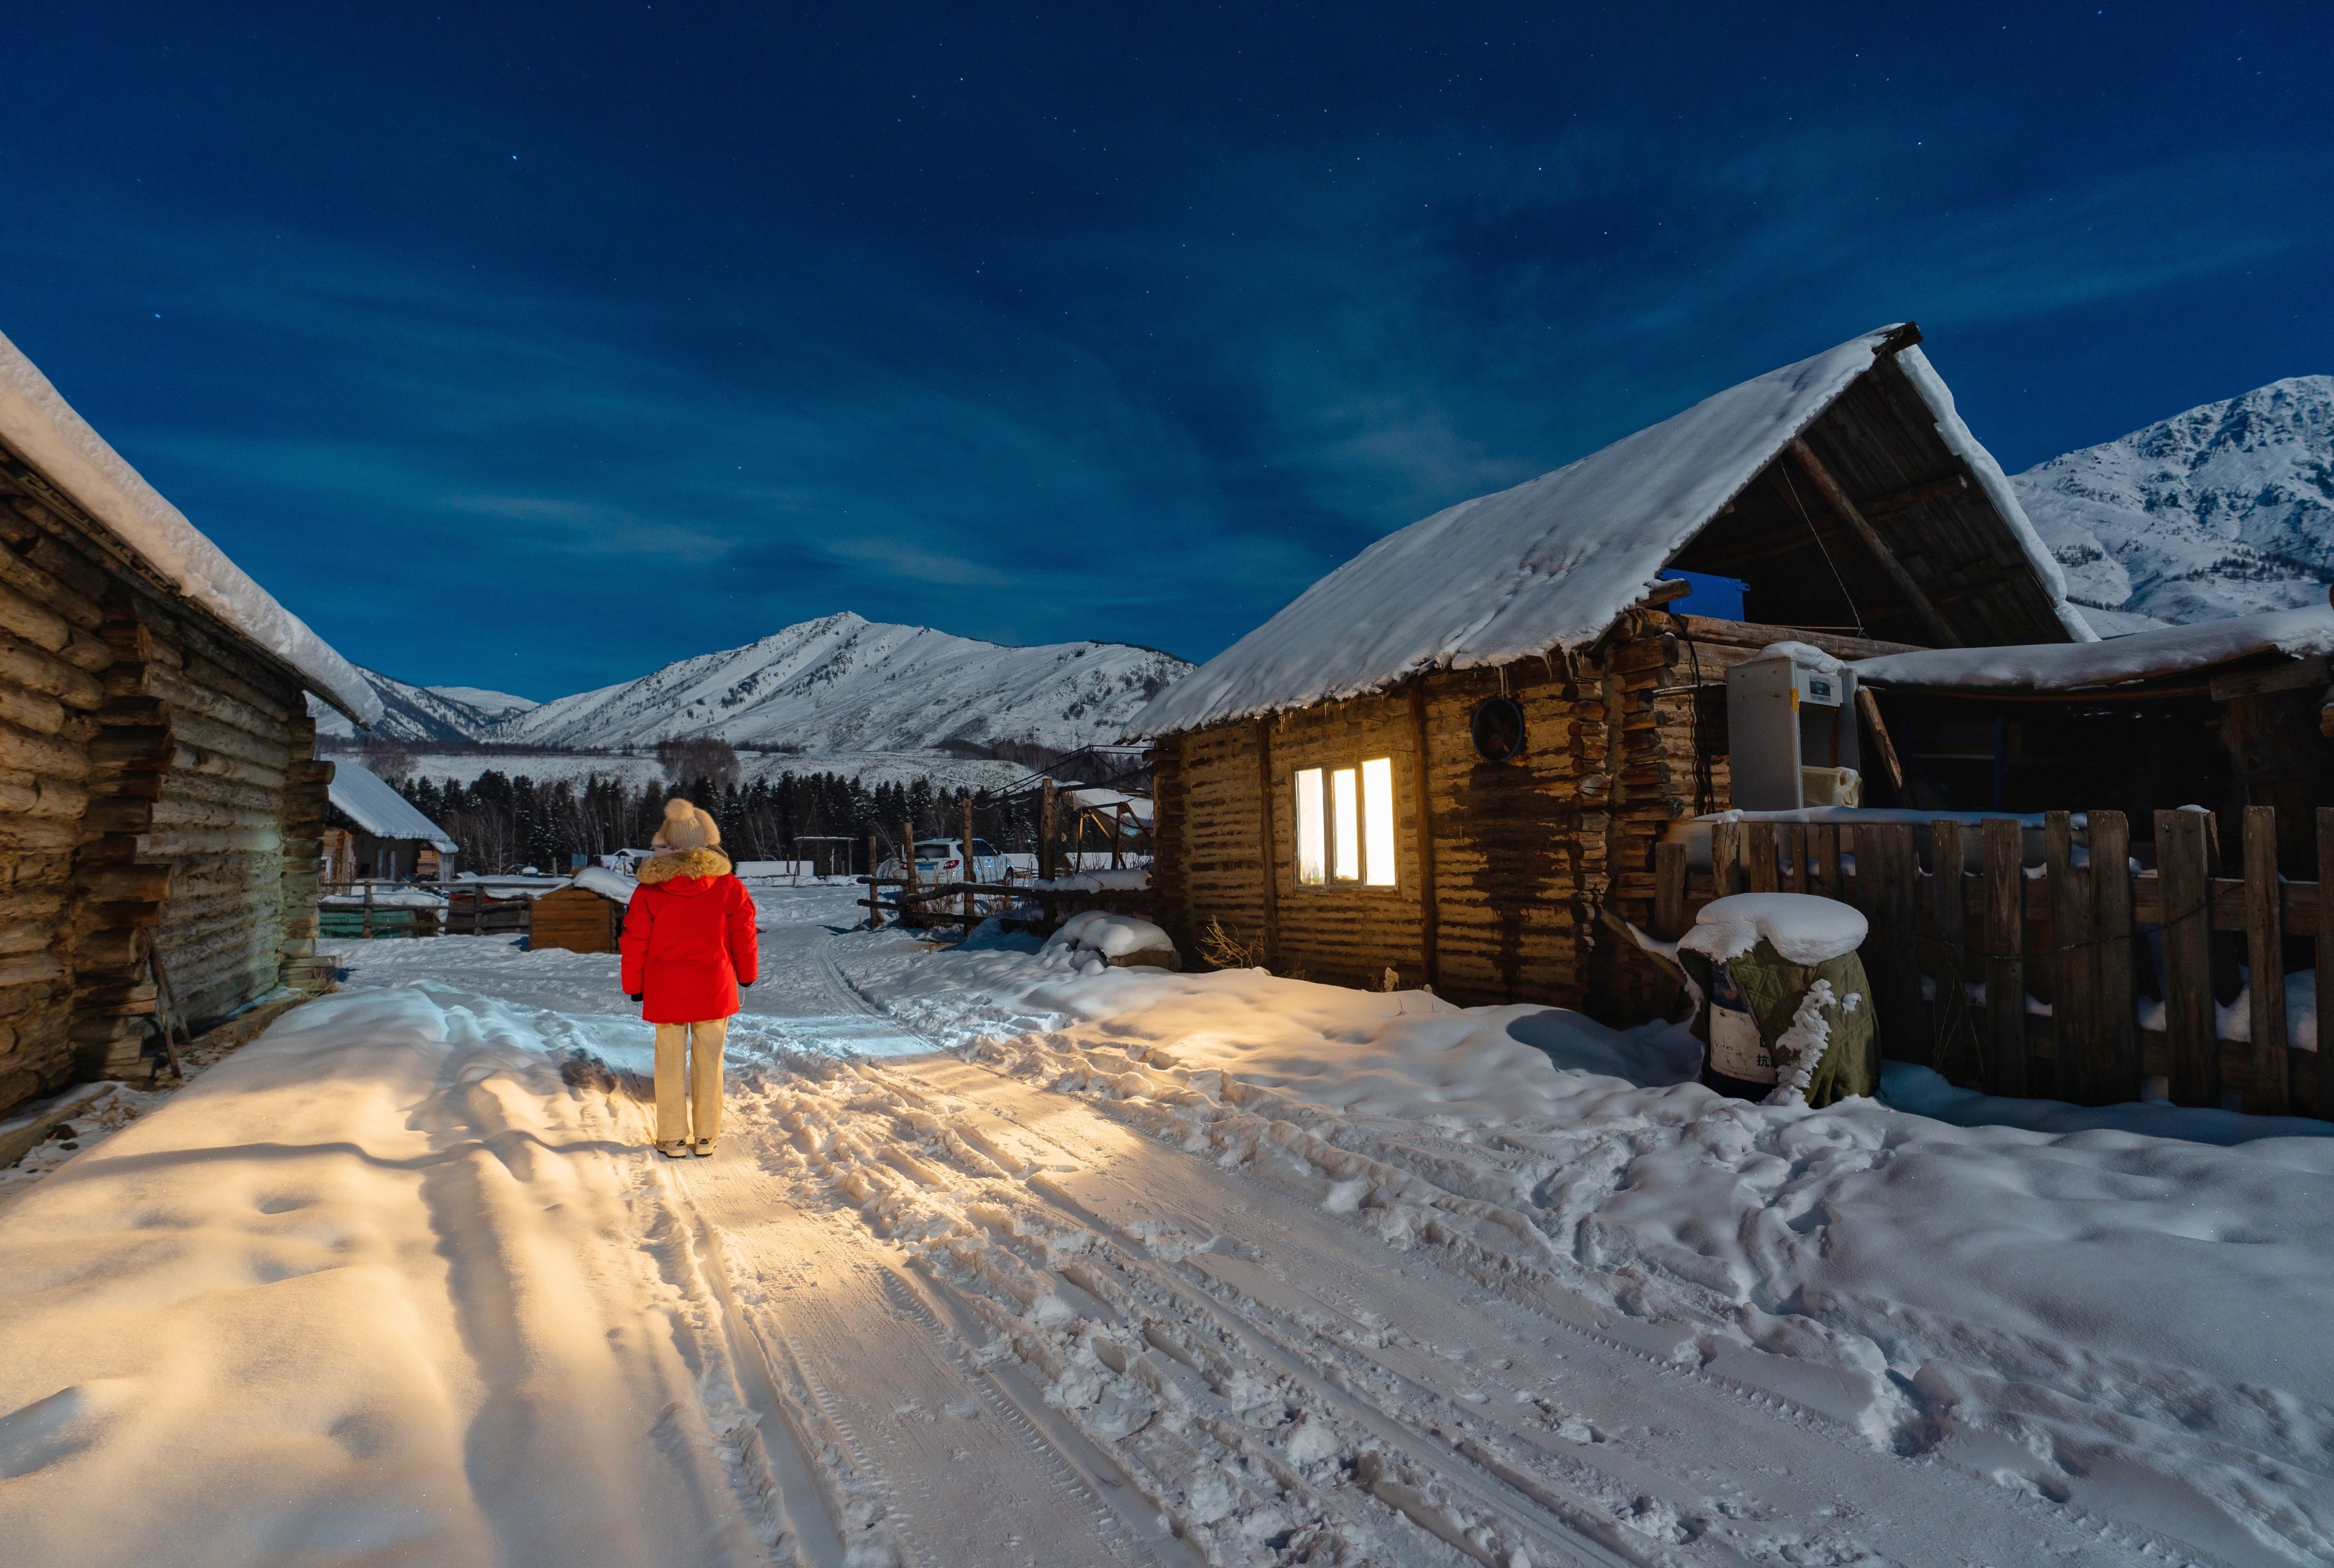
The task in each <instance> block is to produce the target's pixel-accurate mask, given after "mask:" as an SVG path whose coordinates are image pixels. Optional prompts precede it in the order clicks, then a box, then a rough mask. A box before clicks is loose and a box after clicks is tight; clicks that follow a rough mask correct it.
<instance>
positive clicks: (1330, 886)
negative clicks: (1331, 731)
mask: <svg viewBox="0 0 2334 1568" xmlns="http://www.w3.org/2000/svg"><path fill="white" fill-rule="evenodd" d="M1398 761H1399V757H1398V756H1397V755H1396V754H1395V753H1394V752H1392V751H1387V752H1382V753H1379V754H1377V755H1370V756H1361V755H1343V754H1340V755H1336V756H1330V757H1323V758H1320V759H1318V760H1309V761H1307V763H1305V764H1303V765H1291V767H1290V768H1289V770H1288V802H1289V806H1290V813H1291V815H1290V822H1289V859H1288V886H1289V887H1291V888H1293V889H1294V890H1296V891H1297V892H1298V893H1374V894H1379V895H1384V894H1389V893H1392V894H1399V893H1400V892H1401V891H1402V890H1403V866H1402V815H1401V812H1402V794H1403V786H1402V784H1401V783H1400V782H1399V779H1398V776H1397V774H1398V769H1397V768H1396V763H1397V762H1398ZM1347 780H1350V781H1351V784H1350V787H1351V790H1352V795H1351V806H1350V809H1341V803H1340V799H1339V796H1340V786H1341V784H1343V783H1344V782H1345V781H1347ZM1374 780H1375V781H1377V787H1375V788H1373V781H1374ZM1381 797H1382V800H1383V805H1382V810H1383V815H1382V816H1381V817H1380V818H1379V820H1378V821H1377V822H1375V823H1373V822H1372V818H1373V816H1374V815H1377V814H1378V813H1377V811H1376V810H1374V807H1378V806H1379V804H1380V802H1381ZM1349 817H1350V821H1349V820H1347V819H1348V818H1349ZM1373 827H1374V828H1375V829H1376V831H1375V832H1373V831H1372V830H1373ZM1347 850H1350V852H1351V856H1352V858H1351V861H1350V862H1348V861H1345V860H1344V859H1343V858H1342V856H1343V854H1344V852H1345V851H1347ZM1373 850H1375V851H1376V852H1373ZM1308 855H1310V856H1311V857H1312V858H1311V859H1309V860H1308ZM1381 861H1383V864H1381ZM1348 864H1350V866H1351V870H1350V871H1347V870H1345V866H1346V865H1348ZM1308 871H1310V872H1312V873H1313V874H1311V875H1309V876H1308V875H1307V872H1308ZM1381 873H1382V874H1383V880H1381Z"/></svg>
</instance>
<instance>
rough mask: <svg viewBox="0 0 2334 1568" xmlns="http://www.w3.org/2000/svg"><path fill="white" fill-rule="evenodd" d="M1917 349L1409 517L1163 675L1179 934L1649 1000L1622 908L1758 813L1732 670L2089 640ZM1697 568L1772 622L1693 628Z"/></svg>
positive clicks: (1705, 414)
mask: <svg viewBox="0 0 2334 1568" xmlns="http://www.w3.org/2000/svg"><path fill="white" fill-rule="evenodd" d="M1918 341H1919V333H1918V332H1917V331H1916V330H1915V329H1914V328H1913V327H1911V326H1910V325H1905V326H1899V327H1892V328H1887V329H1885V330H1883V331H1879V332H1872V333H1868V334H1866V335H1865V336H1863V337H1861V338H1857V339H1856V340H1854V341H1850V342H1847V343H1845V344H1842V345H1840V346H1839V347H1837V348H1836V349H1833V350H1831V351H1828V352H1826V353H1823V354H1819V355H1817V356H1816V357H1815V358H1813V359H1810V360H1807V361H1802V362H1800V363H1799V364H1795V365H1790V366H1787V367H1785V368H1783V369H1781V370H1776V371H1773V372H1771V373H1770V374H1768V375H1765V376H1761V377H1759V378H1757V379H1756V380H1751V381H1747V382H1744V383H1743V384H1741V386H1737V387H1734V388H1731V389H1730V390H1727V391H1724V392H1721V393H1719V394H1718V395H1716V396H1715V397H1712V398H1710V399H1706V400H1704V401H1703V402H1702V403H1700V404H1698V405H1696V406H1695V407H1693V408H1692V409H1688V410H1686V411H1685V412H1683V413H1682V414H1679V415H1677V416H1675V417H1674V418H1671V419H1668V420H1666V421H1664V423H1662V424H1659V425H1655V426H1653V427H1651V428H1647V429H1644V430H1642V431H1639V432H1638V433H1636V434H1635V435H1634V436H1630V437H1627V438H1624V439H1623V440H1621V441H1618V442H1616V443H1615V444H1614V445H1613V446H1611V447H1606V448H1605V449H1604V450H1602V451H1599V452H1597V453H1595V454H1593V455H1592V456H1590V457H1585V458H1582V459H1581V460H1579V461H1577V462H1576V463H1573V464H1571V465H1570V466H1568V467H1565V468H1561V469H1558V470H1557V471H1556V472H1554V473H1552V474H1548V475H1546V476H1542V477H1540V478H1538V479H1535V480H1532V481H1530V482H1529V483H1527V484H1524V485H1520V486H1517V487H1515V488H1514V489H1511V490H1508V491H1504V492H1501V493H1500V494H1498V495H1488V496H1483V497H1480V498H1479V499H1477V500H1473V501H1469V502H1466V503H1463V504H1461V505H1457V506H1454V507H1452V508H1450V509H1449V510H1447V511H1444V512H1441V513H1438V514H1436V515H1433V516H1432V517H1429V518H1426V519H1425V520H1423V522H1420V523H1417V524H1413V525H1411V526H1410V527H1408V528H1406V529H1403V530H1402V531H1400V532H1399V533H1396V534H1391V535H1388V536H1387V537H1386V538H1384V539H1382V540H1380V541H1379V542H1378V543H1377V544H1374V545H1372V546H1371V547H1370V548H1369V549H1367V550H1365V551H1364V552H1363V553H1361V554H1360V555H1359V556H1357V557H1355V559H1354V560H1353V561H1351V562H1349V563H1346V564H1345V565H1344V566H1343V567H1340V568H1339V569H1338V570H1337V571H1336V572H1332V573H1331V574H1330V575H1329V576H1328V577H1326V578H1324V579H1323V580H1322V581H1321V582H1318V583H1316V584H1315V585H1314V586H1313V587H1312V588H1311V589H1309V590H1307V592H1305V593H1304V594H1302V595H1301V596H1299V597H1298V598H1297V600H1296V601H1295V602H1293V603H1292V604H1290V605H1289V606H1288V608H1287V609H1286V610H1284V611H1281V612H1280V613H1279V614H1278V615H1277V616H1275V617H1274V618H1273V619H1272V620H1269V621H1268V622H1267V623H1266V624H1265V625H1264V626H1262V627H1260V628H1259V629H1258V630H1255V631H1253V632H1251V633H1249V635H1248V636H1247V637H1245V638H1243V639H1241V640H1240V641H1239V642H1238V643H1237V644H1235V645H1234V646H1233V647H1231V648H1230V649H1227V650H1226V651H1225V652H1224V653H1222V654H1220V655H1219V656H1218V657H1217V658H1216V659H1212V660H1210V662H1209V663H1207V664H1206V665H1204V666H1202V667H1201V669H1198V670H1196V671H1194V672H1192V673H1191V675H1189V676H1187V677H1186V678H1184V679H1182V680H1181V681H1180V682H1178V683H1177V684H1176V685H1175V686H1173V687H1172V688H1169V689H1168V690H1167V691H1165V692H1163V693H1162V694H1161V695H1160V697H1157V698H1156V699H1154V701H1153V703H1152V705H1151V706H1150V707H1148V708H1147V709H1145V711H1144V712H1143V714H1142V715H1141V716H1140V717H1139V718H1138V720H1137V733H1138V734H1141V735H1145V736H1150V737H1151V738H1152V739H1153V743H1154V749H1153V764H1154V766H1155V768H1156V780H1157V782H1156V800H1157V814H1158V822H1157V829H1156V842H1157V848H1156V854H1157V859H1156V863H1155V866H1154V868H1153V886H1154V888H1155V890H1156V891H1157V895H1158V916H1159V919H1160V921H1161V923H1162V925H1165V926H1166V927H1167V928H1168V929H1169V930H1170V932H1171V933H1172V935H1173V936H1174V937H1175V938H1176V939H1177V940H1178V942H1179V943H1181V944H1182V945H1183V947H1184V948H1185V950H1186V951H1187V952H1189V951H1192V950H1193V949H1194V948H1195V947H1197V946H1199V945H1201V944H1202V943H1203V941H1204V939H1205V938H1206V935H1207V933H1208V932H1209V931H1210V928H1211V927H1212V928H1217V929H1220V931H1221V932H1223V933H1224V934H1225V935H1227V936H1229V937H1230V938H1233V941H1234V943H1235V945H1236V946H1238V947H1240V948H1246V949H1247V950H1248V951H1249V953H1251V954H1253V955H1255V957H1257V958H1259V960H1260V961H1262V962H1265V963H1267V964H1268V965H1269V966H1270V967H1273V968H1275V969H1276V970H1278V971H1279V972H1282V973H1289V974H1302V975H1305V976H1309V977H1311V978H1313V979H1316V980H1324V981H1331V982H1336V983H1338V984H1344V985H1352V986H1373V987H1374V986H1378V985H1381V984H1383V983H1384V979H1385V977H1386V976H1387V975H1388V973H1389V972H1391V973H1392V975H1393V976H1394V979H1395V980H1396V981H1397V982H1398V983H1400V984H1403V985H1406V986H1414V985H1417V984H1420V983H1422V982H1424V983H1427V984H1431V985H1432V986H1434V988H1435V989H1436V990H1437V991H1438V992H1440V993H1442V995H1444V996H1450V997H1452V998H1454V999H1456V1000H1459V1001H1461V1002H1466V1003H1495V1002H1507V1001H1526V1000H1529V1001H1544V1002H1551V1003H1558V1004H1562V1005H1592V1008H1593V1009H1594V1010H1598V1011H1626V1010H1627V1009H1626V1005H1625V1002H1624V1001H1621V1000H1618V999H1616V998H1615V996H1614V994H1613V987H1615V986H1619V985H1622V984H1624V981H1623V980H1622V978H1621V977H1620V976H1617V975H1616V974H1615V972H1614V967H1613V966H1612V965H1611V964H1610V962H1609V959H1608V958H1607V957H1606V954H1609V951H1610V943H1609V940H1606V939H1605V938H1602V937H1601V936H1600V932H1601V931H1602V929H1603V926H1604V923H1603V922H1602V921H1601V920H1600V919H1599V917H1600V915H1601V914H1602V913H1603V912H1604V911H1606V910H1611V911H1613V912H1615V913H1618V914H1621V915H1624V916H1625V917H1629V918H1633V919H1636V920H1637V921H1638V923H1639V924H1641V925H1647V924H1650V919H1649V917H1650V913H1651V910H1650V904H1651V901H1652V899H1653V897H1654V879H1653V866H1652V859H1653V845H1654V841H1655V839H1656V838H1657V837H1658V836H1659V835H1660V833H1661V832H1662V830H1663V828H1664V825H1665V824H1666V823H1668V822H1670V821H1671V820H1673V818H1676V817H1679V816H1683V815H1691V814H1693V813H1700V812H1705V811H1718V810H1723V809H1725V808H1726V807H1727V806H1728V805H1729V804H1730V797H1729V776H1728V765H1727V754H1726V736H1725V726H1724V718H1725V712H1726V705H1725V700H1724V695H1723V693H1724V683H1725V679H1726V671H1727V670H1728V669H1730V668H1731V667H1732V666H1734V665H1736V664H1738V663H1741V661H1742V660H1744V659H1749V658H1751V656H1753V655H1754V654H1756V653H1757V652H1759V651H1760V649H1764V648H1766V647H1768V646H1770V645H1771V644H1773V643H1775V642H1778V641H1780V640H1797V641H1800V642H1805V643H1808V644H1812V645H1814V646H1815V647H1817V648H1819V649H1823V650H1824V651H1825V652H1827V653H1829V654H1831V655H1833V656H1834V657H1836V658H1839V659H1857V658H1862V657H1868V656H1873V655H1878V654H1883V653H1887V652H1892V651H1897V650H1900V649H1906V648H1910V647H1916V646H1923V645H1927V646H1957V645H1974V644H1989V643H1996V642H2020V643H2037V642H2066V641H2071V640H2088V639H2089V638H2090V637H2091V632H2090V630H2089V628H2088V626H2086V625H2085V624H2084V623H2083V621H2082V620H2081V619H2080V617H2079V616H2078V614H2077V613H2076V612H2075V611H2073V610H2072V609H2070V608H2069V606H2068V605H2067V603H2066V601H2065V598H2064V592H2063V589H2062V586H2061V582H2060V579H2059V572H2058V570H2057V567H2056V566H2055V564H2054V563H2052V562H2051V561H2050V559H2049V555H2048V554H2047V553H2045V552H2044V550H2043V548H2042V546H2041V544H2040V541H2039V540H2038V539H2037V538H2036V537H2035V535H2034V533H2033V530H2032V528H2031V527H2030V524H2028V523H2027V521H2026V519H2025V516H2024V515H2023V514H2022V513H2021V511H2020V509H2019V506H2018V503H2017V500H2016V499H2015V497H2014V496H2013V495H2011V490H2010V487H2009V485H2008V482H2007V481H2006V480H2005V479H2004V477H2003V476H2002V473H2001V468H2000V467H1999V466H1998V465H1996V464H1995V462H1994V461H1993V459H1992V457H1991V456H1990V455H1989V454H1988V453H1987V452H1986V451H1985V449H1984V448H1983V447H1982V446H1980V445H1979V444H1978V443H1977V441H1976V439H1975V438H1973V437H1972V435H1971V434H1970V432H1969V430H1968V428H1966V427H1965V426H1964V425H1963V423H1962V421H1961V419H1960V418H1958V416H1957V415H1956V414H1955V413H1954V411H1953V399H1952V395H1951V393H1950V392H1948V391H1947V390H1946V389H1945V387H1944V385H1943V382H1942V381H1941V380H1939V379H1938V378H1937V375H1936V373H1935V371H1934V370H1933V369H1932V368H1931V367H1930V366H1929V364H1928V362H1927V361H1926V359H1925V358H1924V356H1923V355H1922V354H1921V352H1920V351H1919V349H1918V348H1917V347H1916V346H1915V345H1916V344H1917V343H1918ZM1673 570H1683V571H1687V572H1709V573H1713V574H1722V575H1725V576H1729V577H1732V578H1736V579H1739V580H1741V582H1743V583H1744V585H1745V587H1744V614H1745V616H1746V617H1747V618H1748V619H1746V620H1740V621H1737V620H1719V619H1713V618H1710V617H1707V616H1701V615H1693V614H1683V613H1677V612H1674V611H1673V609H1672V608H1671V607H1670V606H1671V604H1672V603H1673V601H1674V600H1675V599H1676V598H1677V597H1678V596H1680V595H1682V594H1683V593H1684V592H1686V585H1685V584H1684V583H1683V582H1669V581H1664V573H1665V572H1670V571H1673ZM1867 717H1869V716H1868V714H1867ZM1873 738H1874V739H1876V740H1877V739H1879V738H1881V737H1879V736H1875V737H1873ZM1881 794H1882V795H1883V796H1884V798H1885V794H1886V787H1885V784H1884V786H1883V789H1882V791H1881ZM1600 941H1603V942H1604V951H1603V952H1601V953H1600V951H1599V943H1600Z"/></svg>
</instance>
